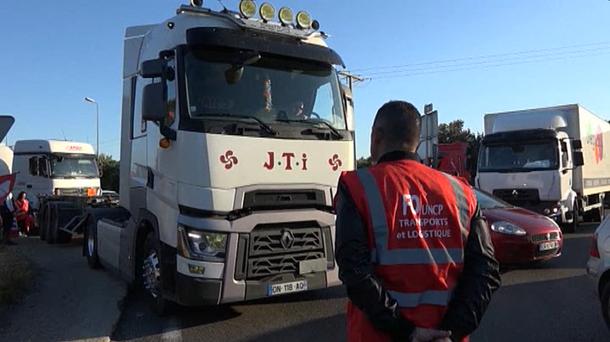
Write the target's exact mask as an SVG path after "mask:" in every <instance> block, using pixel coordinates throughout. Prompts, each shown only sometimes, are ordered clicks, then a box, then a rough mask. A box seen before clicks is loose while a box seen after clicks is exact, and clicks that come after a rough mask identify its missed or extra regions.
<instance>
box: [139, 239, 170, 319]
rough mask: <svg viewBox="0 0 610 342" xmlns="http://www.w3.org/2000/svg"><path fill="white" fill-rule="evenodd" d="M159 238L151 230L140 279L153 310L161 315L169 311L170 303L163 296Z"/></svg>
mask: <svg viewBox="0 0 610 342" xmlns="http://www.w3.org/2000/svg"><path fill="white" fill-rule="evenodd" d="M160 250H161V249H160V247H159V240H158V239H157V237H156V234H155V233H154V232H149V233H148V235H147V236H146V239H145V240H144V247H143V248H142V255H141V262H140V263H139V264H140V265H141V267H140V279H141V284H142V289H143V290H144V293H145V295H146V297H147V300H148V301H149V302H150V304H151V306H152V308H153V310H154V311H155V312H156V313H157V315H159V316H165V315H166V314H167V313H168V312H169V306H170V303H169V302H168V301H167V300H166V299H165V298H163V290H162V289H163V279H162V277H161V272H162V270H161V260H160V258H161V256H160V252H159V251H160Z"/></svg>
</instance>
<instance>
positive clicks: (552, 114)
mask: <svg viewBox="0 0 610 342" xmlns="http://www.w3.org/2000/svg"><path fill="white" fill-rule="evenodd" d="M484 120H485V137H484V138H483V141H482V146H481V150H480V154H479V163H478V174H477V177H476V185H477V187H479V188H481V189H483V190H485V191H487V192H489V193H493V194H494V195H495V196H497V197H499V198H501V199H503V200H505V201H507V202H510V203H512V204H514V205H517V206H521V207H525V208H528V209H531V210H534V211H537V212H539V213H541V214H544V215H547V216H549V217H551V218H553V219H555V220H556V221H557V223H559V224H561V226H562V228H563V229H564V230H565V231H567V232H573V231H574V230H575V229H576V227H577V225H578V222H579V221H580V220H582V219H583V218H584V217H587V218H590V219H593V220H597V221H600V220H601V219H602V218H603V214H604V210H603V199H604V195H605V193H606V192H608V191H610V157H609V156H608V152H607V148H608V146H610V124H608V122H606V121H605V120H604V119H602V118H600V117H598V116H596V115H594V114H593V113H591V112H590V111H588V110H587V109H585V108H583V107H582V106H580V105H577V104H573V105H565V106H558V107H550V108H538V109H530V110H519V111H512V112H504V113H495V114H487V115H485V119H484ZM604 146H605V147H606V149H604Z"/></svg>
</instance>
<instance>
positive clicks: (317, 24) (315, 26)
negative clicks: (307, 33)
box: [311, 20, 320, 31]
mask: <svg viewBox="0 0 610 342" xmlns="http://www.w3.org/2000/svg"><path fill="white" fill-rule="evenodd" d="M311 28H312V29H314V30H316V31H317V30H319V29H320V22H319V21H317V20H314V21H312V22H311Z"/></svg>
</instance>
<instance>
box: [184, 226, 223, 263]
mask: <svg viewBox="0 0 610 342" xmlns="http://www.w3.org/2000/svg"><path fill="white" fill-rule="evenodd" d="M226 250H227V234H225V233H213V232H206V231H202V230H194V229H188V228H186V227H183V226H178V251H179V252H180V254H181V255H182V256H184V257H186V258H190V259H198V260H206V261H224V259H225V255H226Z"/></svg>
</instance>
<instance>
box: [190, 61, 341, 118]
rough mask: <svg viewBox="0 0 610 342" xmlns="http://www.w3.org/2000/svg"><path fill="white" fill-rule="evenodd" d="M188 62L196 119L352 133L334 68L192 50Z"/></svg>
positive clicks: (193, 115)
mask: <svg viewBox="0 0 610 342" xmlns="http://www.w3.org/2000/svg"><path fill="white" fill-rule="evenodd" d="M244 55H245V56H246V57H244ZM248 56H249V57H248ZM184 61H185V62H184V64H185V73H186V75H185V76H186V77H185V82H186V87H187V101H188V108H189V113H190V116H191V118H194V119H205V118H206V116H207V117H211V116H214V115H219V114H220V115H224V117H227V118H230V116H235V117H238V116H241V117H246V116H248V117H255V118H257V119H259V120H261V121H263V122H264V123H266V124H269V125H273V124H278V123H280V122H283V124H286V122H290V121H292V120H297V121H301V120H303V121H306V120H311V121H312V122H313V121H314V120H318V121H320V120H322V121H325V122H327V123H329V124H330V125H332V126H333V127H334V128H335V129H340V130H345V129H346V123H345V117H344V113H343V105H342V102H341V96H340V87H339V80H338V77H337V73H336V71H335V69H334V68H333V67H332V66H331V65H328V64H319V63H315V62H303V61H299V60H293V59H287V58H280V57H272V56H267V55H262V56H261V55H258V54H257V53H255V52H252V51H237V50H210V49H206V50H203V49H192V50H190V51H189V52H187V53H186V55H185V59H184ZM242 66H243V69H241V68H240V67H242ZM240 69H241V70H240Z"/></svg>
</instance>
